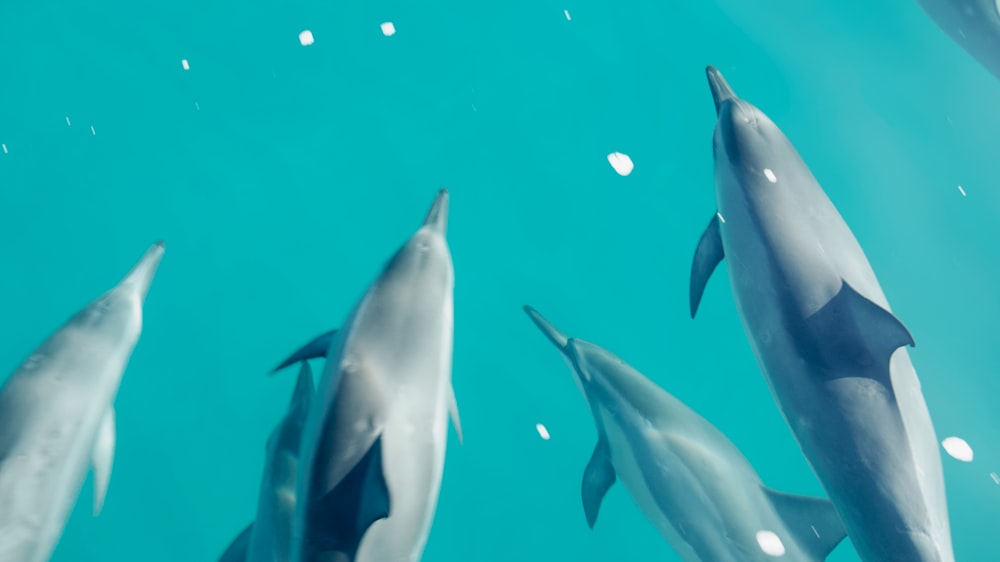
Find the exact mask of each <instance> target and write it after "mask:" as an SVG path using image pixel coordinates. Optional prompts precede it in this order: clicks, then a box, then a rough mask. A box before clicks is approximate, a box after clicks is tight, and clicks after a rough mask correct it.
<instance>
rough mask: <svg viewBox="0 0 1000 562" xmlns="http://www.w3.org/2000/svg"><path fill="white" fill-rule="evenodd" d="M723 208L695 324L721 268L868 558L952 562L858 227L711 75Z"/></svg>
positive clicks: (913, 396) (936, 469)
mask: <svg viewBox="0 0 1000 562" xmlns="http://www.w3.org/2000/svg"><path fill="white" fill-rule="evenodd" d="M706 72H707V74H708V82H709V85H710V86H711V90H712V96H713V98H714V101H715V107H716V112H717V116H718V123H717V125H716V127H715V134H714V140H713V150H714V153H715V193H716V200H717V204H718V210H717V212H716V214H715V215H713V217H712V219H711V221H709V224H708V228H707V229H706V230H705V232H704V233H703V234H702V236H701V239H700V241H699V242H698V247H697V250H696V251H695V256H694V263H693V266H692V269H691V285H690V299H691V300H690V304H691V316H692V318H693V317H694V316H695V313H696V312H697V309H698V304H699V302H700V300H701V297H702V293H703V292H704V289H705V284H706V283H707V281H708V278H709V276H711V274H712V271H713V270H714V269H715V267H716V266H717V265H718V264H719V263H720V262H721V261H722V259H723V258H725V259H726V260H727V262H728V264H729V267H728V268H727V269H728V270H729V281H730V287H731V288H732V291H733V296H734V300H735V302H736V309H737V311H738V312H739V316H740V320H741V321H742V323H743V328H744V330H745V332H746V334H747V338H748V339H749V340H750V345H751V348H752V349H753V352H754V355H755V356H756V358H757V363H758V365H759V367H760V369H761V371H762V372H763V373H764V376H765V378H766V380H767V382H768V386H769V387H770V390H771V393H772V395H773V397H774V399H775V401H776V402H777V404H778V406H779V408H780V410H781V413H782V414H783V416H784V418H785V421H786V422H787V423H788V425H789V426H790V428H791V430H792V433H793V434H794V435H795V438H796V440H797V441H798V443H799V446H800V447H801V449H802V452H803V453H804V455H805V457H806V459H807V460H808V462H809V464H810V466H811V467H812V469H813V471H814V472H815V473H816V475H817V477H818V478H819V480H820V481H821V482H822V484H823V487H824V488H825V489H826V492H827V494H828V495H829V497H830V499H831V501H833V504H834V505H835V506H836V507H837V511H838V512H839V513H840V516H841V518H842V519H843V521H844V524H845V526H846V527H847V534H848V536H850V538H851V541H852V542H853V543H854V546H855V547H856V549H857V551H858V553H859V554H860V556H861V558H862V559H863V560H866V561H875V560H877V561H880V562H887V561H897V560H898V561H904V560H905V561H906V562H929V561H937V562H946V561H953V560H954V554H953V552H952V545H951V530H950V526H949V523H948V511H947V505H946V500H945V490H944V479H943V476H942V471H941V456H940V453H939V451H938V448H937V437H936V436H935V433H934V427H933V426H932V425H931V418H930V415H929V413H928V411H927V405H926V404H925V403H924V398H923V395H922V393H921V391H920V382H919V381H918V380H917V375H916V372H915V371H914V369H913V365H912V363H911V362H910V357H909V354H908V353H907V351H906V346H912V345H914V342H913V338H912V337H911V335H910V332H909V330H907V329H906V327H905V326H904V325H903V324H902V322H900V320H899V319H898V318H896V316H894V315H893V313H892V311H891V309H890V308H889V303H888V301H887V300H886V297H885V295H884V294H883V293H882V288H881V287H880V286H879V283H878V280H877V279H876V278H875V273H874V272H873V271H872V268H871V265H870V264H869V263H868V259H867V258H866V257H865V253H864V252H863V251H862V249H861V246H860V245H859V244H858V241H857V240H856V239H855V238H854V235H853V234H852V233H851V230H850V228H848V226H847V224H846V223H845V222H844V219H843V218H841V216H840V214H839V213H838V212H837V209H836V208H835V207H834V206H833V203H832V202H831V201H830V200H829V199H828V198H827V196H826V194H825V193H824V192H823V188H822V187H820V185H819V183H818V182H817V181H816V178H815V177H813V175H812V172H811V171H810V170H809V168H808V167H807V166H806V164H805V163H804V162H803V161H802V158H801V157H800V156H799V154H798V152H797V151H796V150H795V148H794V147H793V146H792V144H791V142H789V140H788V139H787V138H786V137H785V135H784V134H783V133H782V132H781V130H780V129H779V128H778V127H777V125H775V124H774V123H773V122H772V121H771V120H770V119H769V118H768V117H767V116H766V115H765V114H764V113H763V112H761V111H760V110H759V109H757V108H756V107H754V106H753V105H751V104H750V103H749V102H747V101H744V100H742V99H740V98H739V97H737V96H736V94H735V93H734V92H733V90H732V89H731V88H730V87H729V84H728V83H727V82H726V80H725V78H723V76H722V74H721V73H719V71H718V70H716V69H715V68H713V67H711V66H709V67H708V68H707V71H706Z"/></svg>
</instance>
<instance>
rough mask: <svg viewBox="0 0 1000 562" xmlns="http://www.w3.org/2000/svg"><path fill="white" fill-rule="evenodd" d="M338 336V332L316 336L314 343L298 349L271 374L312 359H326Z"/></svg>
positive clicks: (333, 331) (331, 331)
mask: <svg viewBox="0 0 1000 562" xmlns="http://www.w3.org/2000/svg"><path fill="white" fill-rule="evenodd" d="M336 335H337V330H330V331H329V332H326V333H323V334H320V335H318V336H316V337H315V338H313V339H312V341H310V342H309V343H307V344H305V345H303V346H302V347H300V348H299V349H297V350H296V351H295V353H293V354H291V355H289V356H288V358H287V359H285V360H284V361H282V362H281V364H279V365H278V366H277V367H275V368H274V370H272V371H271V373H277V372H278V371H280V370H282V369H284V368H285V367H288V366H289V365H294V364H295V363H298V362H299V361H308V360H310V359H319V358H321V357H326V353H327V351H329V349H330V344H331V343H333V338H334V336H336Z"/></svg>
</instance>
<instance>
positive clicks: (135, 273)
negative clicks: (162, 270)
mask: <svg viewBox="0 0 1000 562" xmlns="http://www.w3.org/2000/svg"><path fill="white" fill-rule="evenodd" d="M164 249H165V246H164V244H163V241H162V240H160V241H157V242H156V243H154V244H153V245H152V246H150V247H149V249H147V250H146V253H145V254H143V256H142V258H141V259H140V260H139V262H138V263H137V264H135V266H134V267H133V268H132V271H129V273H128V275H127V276H126V277H125V279H124V280H123V281H122V282H121V286H128V287H129V288H131V289H132V290H134V291H135V292H136V293H137V294H138V295H139V300H140V302H142V301H144V300H145V299H146V294H147V293H148V292H149V286H150V284H152V282H153V277H154V276H155V275H156V270H157V268H158V267H159V266H160V260H161V259H163V252H164Z"/></svg>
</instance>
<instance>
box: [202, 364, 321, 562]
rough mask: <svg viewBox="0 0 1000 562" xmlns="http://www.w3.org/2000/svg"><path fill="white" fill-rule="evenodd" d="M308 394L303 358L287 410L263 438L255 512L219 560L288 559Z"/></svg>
mask: <svg viewBox="0 0 1000 562" xmlns="http://www.w3.org/2000/svg"><path fill="white" fill-rule="evenodd" d="M312 397H313V375H312V369H310V368H309V363H307V362H305V361H303V362H302V367H301V368H300V369H299V379H298V381H297V382H296V384H295V391H294V392H293V393H292V400H291V403H289V405H288V411H287V413H286V414H285V416H284V417H283V418H282V419H281V421H280V422H278V425H277V426H275V428H274V430H273V431H272V432H271V436H270V437H269V438H268V440H267V456H266V457H265V461H264V475H263V477H262V478H261V483H260V493H259V495H258V498H257V516H256V517H255V518H254V522H253V523H251V524H250V525H249V526H247V528H246V529H244V530H243V531H242V532H241V533H240V534H239V535H237V536H236V538H235V539H234V540H233V542H232V544H230V545H229V548H227V549H226V551H225V552H224V553H223V555H222V557H221V558H220V559H219V562H288V561H290V560H291V559H292V516H293V515H294V513H295V480H296V474H297V470H298V460H299V443H300V442H301V441H302V428H303V426H305V422H306V416H307V415H308V413H309V405H310V403H311V401H312Z"/></svg>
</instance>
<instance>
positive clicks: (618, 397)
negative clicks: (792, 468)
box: [524, 306, 844, 562]
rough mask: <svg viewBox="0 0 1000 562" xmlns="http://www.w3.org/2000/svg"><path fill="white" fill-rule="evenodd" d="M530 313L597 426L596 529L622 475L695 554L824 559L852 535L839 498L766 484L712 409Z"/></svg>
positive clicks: (646, 508)
mask: <svg viewBox="0 0 1000 562" xmlns="http://www.w3.org/2000/svg"><path fill="white" fill-rule="evenodd" d="M524 310H525V312H527V313H528V316H530V317H531V319H532V320H533V321H534V322H535V324H536V325H537V326H538V328H539V329H541V331H542V333H544V334H545V335H546V336H547V337H548V338H549V340H550V341H552V343H553V344H555V346H556V347H557V348H558V349H559V351H560V352H562V354H563V358H564V359H565V360H566V362H567V363H568V364H569V366H570V369H571V370H572V371H573V375H574V380H575V381H576V384H577V386H578V387H579V388H580V391H581V392H582V393H583V396H584V398H585V399H586V400H587V404H588V406H589V407H590V410H591V413H592V414H593V417H594V423H595V424H596V426H597V447H595V448H594V453H593V455H592V456H591V457H590V462H589V463H587V468H586V470H585V471H584V473H583V488H582V491H583V510H584V514H585V515H586V517H587V524H588V525H590V527H591V528H593V526H594V523H595V522H596V520H597V513H598V510H599V509H600V506H601V500H603V499H604V494H605V493H606V492H607V491H608V489H609V488H610V487H611V485H612V484H614V482H615V480H616V479H617V478H619V477H620V478H621V479H622V482H623V483H624V484H625V488H626V489H627V490H628V492H629V494H630V495H631V496H632V499H633V500H634V501H635V503H636V504H638V506H639V508H640V509H642V512H643V513H644V514H645V515H646V517H647V518H648V519H649V520H650V521H651V522H653V524H654V525H655V526H656V528H657V530H659V531H660V534H661V535H663V537H664V538H665V539H667V542H669V543H670V544H671V545H672V546H673V547H674V550H676V551H677V553H678V554H679V555H680V556H681V558H682V559H683V560H685V562H744V561H746V562H749V561H765V560H772V559H773V558H772V556H773V555H774V553H771V554H768V553H767V552H765V550H764V548H765V546H769V545H767V544H766V542H765V541H767V539H766V538H761V537H770V534H769V533H773V534H774V535H776V536H777V537H778V538H779V539H780V541H781V542H780V545H781V549H782V550H783V552H784V556H783V557H782V560H790V561H801V562H809V561H820V560H824V559H825V558H826V556H827V555H828V554H829V553H830V551H831V550H833V548H834V547H836V546H837V544H838V543H840V541H841V540H843V539H844V526H843V523H841V521H840V518H839V517H837V513H836V511H835V510H834V508H833V505H831V504H830V502H829V501H827V500H824V499H819V498H810V497H805V496H795V495H791V494H785V493H782V492H777V491H774V490H771V489H769V488H767V487H765V486H764V485H763V484H762V483H761V481H760V477H759V476H757V472H756V471H754V469H753V467H752V466H750V462H749V461H747V459H746V457H744V456H743V454H742V453H740V451H739V449H737V448H736V446H735V445H733V443H732V442H731V441H730V440H729V439H727V438H726V436H725V435H723V434H722V433H721V432H720V431H719V430H718V429H716V428H715V426H713V425H712V424H710V423H709V422H708V421H707V420H706V419H705V418H703V417H701V416H699V415H698V414H697V413H696V412H694V411H693V410H691V409H690V408H688V407H687V406H685V405H684V403H682V402H681V401H679V400H677V399H676V398H674V397H673V396H672V395H670V394H669V393H667V392H666V391H665V390H663V389H662V388H660V387H659V386H657V385H656V384H654V383H653V382H652V381H650V380H649V379H647V378H646V377H645V376H643V375H642V373H639V372H638V371H636V370H635V369H633V368H632V367H630V366H629V365H628V364H626V363H625V362H624V361H622V360H621V359H619V358H618V357H616V356H615V355H613V354H612V353H611V352H609V351H607V350H606V349H604V348H602V347H600V346H597V345H595V344H592V343H589V342H586V341H583V340H579V339H576V338H568V337H566V336H565V335H563V333H562V332H560V331H559V330H557V329H556V328H555V327H554V326H553V325H552V324H549V322H548V321H547V320H545V319H544V318H543V317H542V316H541V315H540V314H539V313H538V312H537V311H535V310H534V309H533V308H531V307H530V306H525V307H524Z"/></svg>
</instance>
